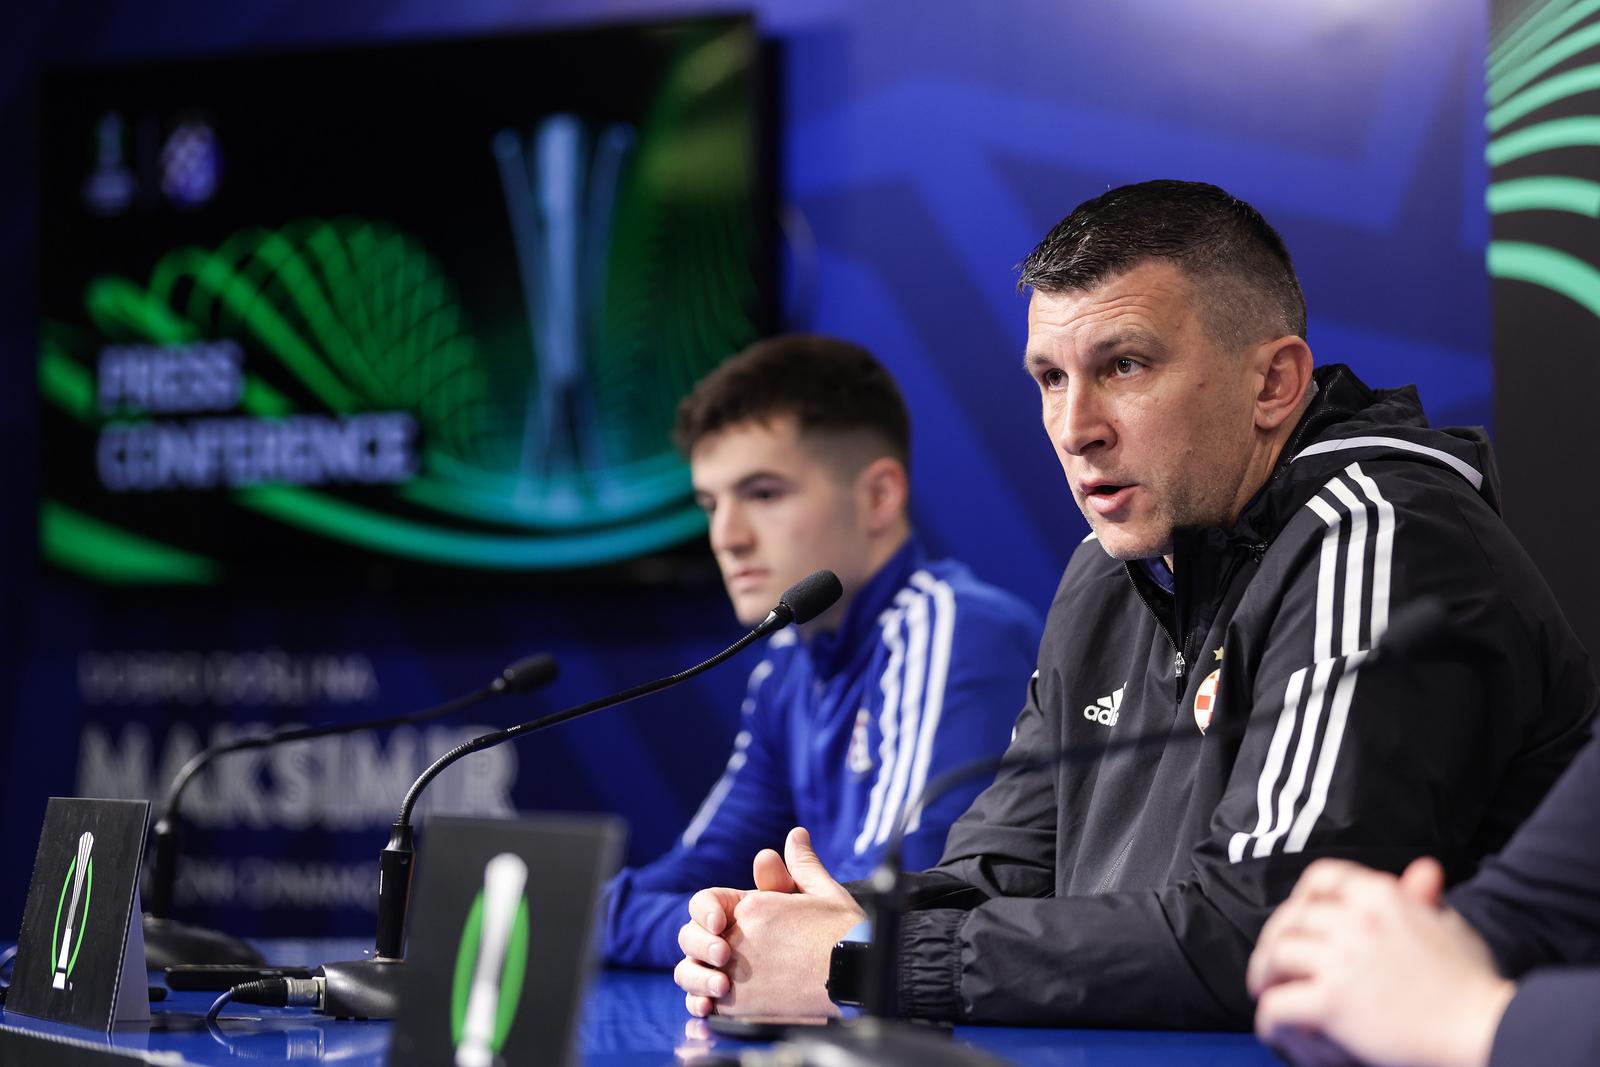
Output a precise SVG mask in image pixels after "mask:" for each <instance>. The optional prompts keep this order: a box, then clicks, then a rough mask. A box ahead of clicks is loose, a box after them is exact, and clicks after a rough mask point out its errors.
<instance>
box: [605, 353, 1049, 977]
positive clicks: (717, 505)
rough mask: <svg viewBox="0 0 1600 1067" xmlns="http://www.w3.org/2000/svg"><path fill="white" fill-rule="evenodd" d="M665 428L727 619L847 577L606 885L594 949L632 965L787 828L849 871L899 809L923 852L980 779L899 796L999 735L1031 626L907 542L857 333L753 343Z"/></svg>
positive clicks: (888, 386)
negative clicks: (675, 830)
mask: <svg viewBox="0 0 1600 1067" xmlns="http://www.w3.org/2000/svg"><path fill="white" fill-rule="evenodd" d="M675 437H676V439H677V443H678V445H679V447H680V448H681V449H682V450H683V451H684V453H685V454H686V455H687V456H688V457H689V464H690V469H691V472H692V475H693V479H694V488H695V496H696V498H697V499H698V501H699V502H700V505H701V506H702V507H703V508H704V509H705V511H706V513H707V515H708V516H709V518H710V535H711V548H712V551H713V553H714V554H715V555H716V558H717V563H718V565H719V567H720V568H721V570H722V577H723V581H724V583H725V584H726V586H727V590H728V596H729V598H730V599H731V600H732V602H733V607H734V613H735V614H736V615H737V616H738V617H739V621H740V622H742V623H744V624H745V625H748V626H753V625H755V624H756V623H758V622H760V621H761V619H762V618H763V617H764V616H765V615H766V613H767V611H768V609H769V608H771V606H772V605H773V604H774V603H776V602H777V598H778V596H779V595H780V594H781V593H782V592H783V591H784V589H786V588H787V587H788V586H790V585H791V584H793V583H794V582H795V581H797V580H799V579H800V578H803V577H804V576H806V575H807V574H810V573H811V572H813V571H815V570H819V569H822V568H827V569H829V570H832V571H834V572H835V573H836V574H837V575H838V576H839V579H840V581H841V583H842V584H843V585H844V590H845V593H844V597H843V598H842V599H841V600H840V601H839V603H837V604H836V605H834V606H833V607H832V608H830V609H829V610H828V611H827V612H826V613H825V614H823V615H822V616H820V617H819V618H817V619H815V620H813V621H812V622H810V623H808V624H806V625H805V626H803V627H800V628H799V631H798V633H797V632H796V630H795V629H794V628H791V629H788V630H784V631H781V632H779V633H778V634H777V635H776V636H774V637H773V638H772V639H771V641H770V642H769V643H768V646H767V649H766V655H765V656H763V658H762V659H761V661H760V662H759V663H758V664H756V667H755V669H754V670H753V671H751V673H750V681H749V686H748V689H747V692H746V695H745V700H744V703H743V707H742V712H743V714H742V717H741V722H740V730H739V734H738V737H737V739H736V740H735V742H734V749H733V754H732V756H731V757H730V758H729V760H728V765H727V769H726V770H725V771H724V772H723V774H722V777H721V778H720V779H719V780H718V781H717V782H716V784H715V785H714V786H712V788H711V792H710V794H709V795H708V796H707V797H706V799H705V801H704V803H703V804H702V805H701V807H700V810H699V812H698V813H697V814H696V815H695V816H694V818H693V820H692V821H691V822H690V824H689V826H688V828H687V829H685V830H684V833H683V836H682V838H681V839H680V841H679V843H678V845H677V847H675V848H674V849H673V850H672V851H671V852H668V853H667V854H666V855H664V856H662V857H660V858H659V859H657V860H656V861H655V862H653V863H650V864H648V865H646V866H643V867H637V868H629V869H626V870H624V871H622V873H621V874H619V875H618V876H617V877H616V879H615V880H613V882H612V883H611V885H610V887H609V889H608V893H607V899H606V917H605V932H604V951H605V956H606V959H607V960H608V962H611V963H614V964H622V965H628V966H641V967H671V966H672V965H673V964H675V963H677V962H678V961H679V960H680V959H682V958H683V951H682V950H681V949H680V948H679V946H678V941H677V935H678V930H679V928H680V927H681V926H682V925H683V923H684V921H685V919H686V918H687V917H688V913H687V910H686V909H687V905H688V900H689V897H690V895H691V894H692V893H693V892H694V891H695V890H697V889H700V888H702V887H703V886H706V885H730V886H737V885H748V884H750V882H751V866H750V863H751V857H752V856H753V855H755V854H756V852H757V851H758V850H760V849H762V848H765V847H768V846H773V845H777V844H779V843H780V842H782V840H783V837H784V834H785V833H786V832H787V831H788V829H789V828H790V827H791V826H795V825H801V824H803V825H805V826H808V827H810V828H811V831H812V834H813V840H814V843H815V846H816V848H817V851H818V853H819V854H820V855H821V856H823V857H824V858H825V859H826V861H827V862H828V864H829V865H830V867H831V868H832V869H833V870H835V871H840V872H844V873H843V876H844V877H847V878H853V877H864V876H865V875H866V874H867V873H868V872H869V871H870V870H871V869H872V865H873V864H874V862H875V861H876V859H877V856H878V853H879V852H880V851H881V849H882V847H883V844H884V842H885V841H886V840H887V839H888V837H889V835H890V834H891V833H892V832H893V830H894V828H895V826H896V824H897V823H898V822H899V821H900V820H901V819H904V818H907V817H910V820H911V821H910V823H909V826H908V829H909V831H910V832H909V834H908V836H907V838H906V860H907V862H908V863H909V864H911V865H912V866H913V867H917V866H922V865H924V864H930V863H932V862H934V861H935V860H936V859H937V858H938V856H939V854H940V852H941V850H942V849H943V848H944V839H945V831H946V830H947V829H948V827H949V825H950V823H951V822H952V821H954V819H955V818H956V816H958V815H960V814H961V812H963V811H964V810H966V807H967V805H968V804H969V803H971V801H972V798H973V797H974V796H976V795H977V793H978V792H979V790H980V789H981V788H982V785H983V783H982V782H979V781H974V782H972V783H971V784H970V786H969V787H968V788H967V789H965V790H955V791H952V792H951V793H949V794H947V795H945V796H943V797H941V798H939V799H938V800H936V801H935V802H934V803H932V804H931V805H930V806H929V807H928V808H927V810H925V811H922V812H921V813H920V815H917V814H915V813H914V812H913V805H914V801H915V800H916V799H917V797H918V796H919V795H920V793H921V792H922V789H923V787H924V786H925V785H926V784H927V783H928V782H929V781H930V780H932V778H934V777H936V776H937V775H938V774H939V773H941V772H942V771H945V770H948V769H950V768H951V767H954V766H958V765H960V764H963V763H966V762H969V761H972V760H975V759H978V758H980V757H983V756H989V755H995V754H998V753H999V752H1001V751H1003V750H1004V749H1005V746H1006V744H1007V742H1008V741H1009V739H1010V737H1011V728H1012V724H1013V720H1014V719H1015V716H1016V709H1017V707H1018V706H1019V705H1020V703H1021V699H1022V698H1023V696H1024V695H1025V694H1026V691H1027V686H1028V677H1029V675H1030V674H1031V673H1032V671H1033V654H1034V650H1035V648H1036V645H1037V641H1038V637H1039V631H1040V624H1039V622H1038V620H1037V618H1036V617H1035V615H1034V613H1033V612H1032V610H1031V609H1029V608H1028V607H1027V606H1026V605H1024V604H1023V603H1022V602H1021V601H1019V600H1017V599H1016V598H1014V597H1012V596H1010V595H1008V594H1006V593H1004V592H1001V591H1000V590H998V589H995V588H994V587H992V586H988V585H985V584H983V583H982V582H980V581H978V580H977V579H976V578H974V577H973V575H972V573H971V572H970V571H969V570H968V569H967V568H966V567H964V566H963V565H961V564H959V563H954V562H951V561H947V560H930V559H928V558H927V557H926V556H925V554H924V552H923V550H922V548H921V546H920V545H919V544H918V542H917V540H916V538H915V537H914V536H913V534H912V532H911V525H910V519H909V516H908V513H907V504H908V483H907V464H908V458H909V439H910V428H909V421H908V418H907V415H906V411H905V406H904V404H903V402H902V401H901V398H900V394H899V390H898V389H897V388H896V386H895V384H894V381H893V379H892V378H891V377H890V376H889V374H888V372H887V371H885V370H884V369H883V367H882V366H881V365H879V364H878V363H877V361H876V360H874V359H873V358H872V356H871V355H869V354H868V353H867V352H866V351H865V350H864V349H861V348H859V347H857V346H855V345H852V344H848V343H846V342H843V341H838V340H834V339H832V338H826V337H817V336H802V335H791V336H785V337H778V338H774V339H771V340H768V341H764V342H761V343H759V344H756V345H754V346H752V347H751V348H749V349H747V350H746V351H744V352H742V353H740V354H739V355H737V356H735V357H734V358H732V359H730V360H729V361H728V362H727V363H725V364H723V366H722V367H720V368H719V369H718V370H717V371H715V372H714V373H712V374H711V375H709V376H708V377H707V378H706V379H705V380H703V381H702V382H701V383H700V384H699V385H698V386H697V387H696V388H695V390H694V391H693V393H691V394H690V396H689V397H688V398H687V399H686V400H685V401H684V402H683V404H682V405H681V406H680V408H679V412H678V421H677V426H676V428H675Z"/></svg>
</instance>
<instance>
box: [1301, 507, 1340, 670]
mask: <svg viewBox="0 0 1600 1067" xmlns="http://www.w3.org/2000/svg"><path fill="white" fill-rule="evenodd" d="M1308 505H1309V506H1310V508H1311V510H1312V511H1315V512H1316V513H1317V515H1318V516H1320V517H1321V519H1322V521H1323V523H1324V524H1325V525H1326V526H1327V529H1326V530H1324V531H1323V533H1322V553H1321V557H1320V558H1319V560H1318V562H1317V622H1316V631H1315V633H1316V636H1315V637H1314V638H1313V640H1312V643H1311V661H1312V662H1313V663H1316V662H1318V661H1320V660H1325V659H1327V658H1328V657H1329V656H1331V655H1333V583H1334V579H1335V578H1336V577H1337V572H1338V569H1339V513H1338V512H1337V511H1335V510H1334V509H1333V508H1332V507H1331V506H1329V505H1328V503H1327V502H1326V501H1324V500H1323V499H1322V498H1321V497H1315V496H1314V497H1312V498H1311V499H1310V501H1308Z"/></svg>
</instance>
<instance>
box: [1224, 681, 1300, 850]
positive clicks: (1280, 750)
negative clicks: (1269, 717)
mask: <svg viewBox="0 0 1600 1067" xmlns="http://www.w3.org/2000/svg"><path fill="white" fill-rule="evenodd" d="M1305 681H1306V668H1304V667H1301V668H1300V669H1299V670H1297V671H1295V672H1294V673H1293V674H1291V675H1290V676H1289V685H1288V687H1287V688H1286V689H1285V690H1284V694H1283V710H1282V711H1280V712H1278V725H1277V726H1276V727H1275V728H1274V729H1273V731H1272V740H1271V742H1269V743H1268V745H1267V762H1266V765H1265V766H1263V767H1262V768H1261V777H1260V778H1259V779H1257V781H1256V828H1255V829H1254V830H1252V831H1251V832H1250V833H1248V834H1247V833H1243V832H1241V833H1236V834H1234V835H1233V838H1232V839H1231V840H1230V841H1229V842H1228V862H1229V863H1238V862H1239V861H1240V860H1242V859H1243V858H1244V850H1245V846H1246V845H1247V844H1249V843H1250V839H1251V838H1253V837H1260V836H1261V835H1262V834H1264V833H1266V832H1267V827H1269V826H1271V825H1272V787H1273V785H1274V784H1275V783H1276V782H1277V780H1278V775H1279V774H1280V773H1281V772H1282V771H1283V759H1284V754H1285V753H1287V752H1288V751H1289V738H1290V737H1292V736H1294V722H1295V717H1296V715H1297V713H1298V711H1299V708H1300V693H1301V691H1302V689H1303V688H1304V687H1305Z"/></svg>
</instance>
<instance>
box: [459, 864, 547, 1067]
mask: <svg viewBox="0 0 1600 1067" xmlns="http://www.w3.org/2000/svg"><path fill="white" fill-rule="evenodd" d="M527 884H528V865H527V863H526V862H524V861H523V859H522V858H521V857H520V856H517V855H516V854H514V853H511V852H502V853H500V854H499V855H498V856H495V857H494V858H493V859H491V860H490V861H489V862H488V863H487V864H485V865H484V868H483V889H482V891H480V892H479V893H478V895H477V896H476V897H475V898H474V899H473V901H472V907H471V908H470V909H469V910H468V912H467V921H466V923H465V925H464V926H463V927H462V930H461V942H460V946H459V947H458V948H457V950H456V968H455V979H454V981H453V982H452V984H451V990H450V1043H451V1045H453V1046H454V1047H455V1050H456V1055H455V1067H493V1065H494V1064H495V1063H497V1062H498V1054H499V1052H500V1050H501V1049H502V1048H503V1047H505V1043H506V1037H507V1036H508V1035H509V1034H510V1032H511V1024H512V1022H513V1021H514V1020H515V1019H516V1016H517V1006H518V1004H519V1003H520V1002H521V999H522V981H523V978H524V977H525V976H526V974H527V970H528V925H529V918H528V901H527V898H526V897H524V896H523V889H524V888H525V887H526V886H527Z"/></svg>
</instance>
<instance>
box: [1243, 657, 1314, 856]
mask: <svg viewBox="0 0 1600 1067" xmlns="http://www.w3.org/2000/svg"><path fill="white" fill-rule="evenodd" d="M1333 667H1334V661H1333V660H1331V659H1325V660H1322V661H1321V662H1320V663H1318V664H1316V666H1314V667H1313V668H1312V670H1311V695H1310V697H1308V698H1307V699H1306V717H1305V724H1304V725H1303V726H1301V727H1300V741H1299V743H1298V744H1297V745H1295V747H1294V761H1293V762H1292V763H1290V765H1289V777H1288V780H1287V781H1285V782H1284V783H1283V791H1282V792H1280V793H1279V794H1278V817H1277V819H1276V820H1275V821H1274V822H1273V824H1272V829H1271V830H1269V831H1267V832H1266V833H1265V834H1263V835H1262V836H1261V837H1258V838H1256V847H1255V848H1254V849H1252V850H1251V853H1250V854H1251V855H1252V856H1254V857H1255V858H1256V859H1260V858H1261V857H1263V856H1270V855H1271V854H1272V846H1273V845H1276V844H1277V843H1278V839H1279V838H1281V837H1282V836H1283V835H1284V834H1286V833H1288V832H1289V827H1290V825H1291V823H1292V820H1293V819H1294V809H1295V807H1296V805H1298V804H1299V803H1300V793H1301V791H1302V790H1304V789H1305V787H1306V779H1307V778H1308V777H1309V776H1310V772H1311V750H1312V749H1314V748H1315V747H1316V745H1317V732H1318V731H1319V730H1320V729H1321V727H1322V713H1323V705H1324V704H1326V703H1327V699H1328V677H1329V676H1330V675H1331V674H1333Z"/></svg>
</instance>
